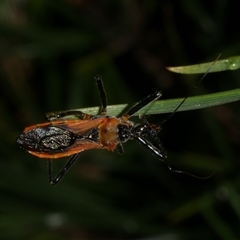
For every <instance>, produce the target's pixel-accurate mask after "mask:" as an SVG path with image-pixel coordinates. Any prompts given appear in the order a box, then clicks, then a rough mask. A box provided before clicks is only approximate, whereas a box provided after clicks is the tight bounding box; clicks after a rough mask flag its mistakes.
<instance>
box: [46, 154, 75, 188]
mask: <svg viewBox="0 0 240 240" xmlns="http://www.w3.org/2000/svg"><path fill="white" fill-rule="evenodd" d="M78 155H79V153H77V154H74V155H73V156H72V157H71V158H70V159H69V160H68V161H67V163H66V164H65V166H64V167H63V168H62V169H61V170H60V172H59V173H58V174H57V175H56V177H55V178H53V177H52V160H48V161H47V166H48V180H49V183H50V184H51V185H56V184H57V183H58V182H59V181H60V180H61V179H62V177H63V176H64V175H65V174H66V173H67V171H68V170H69V169H70V167H71V166H72V165H73V163H74V162H75V161H76V159H77V157H78Z"/></svg>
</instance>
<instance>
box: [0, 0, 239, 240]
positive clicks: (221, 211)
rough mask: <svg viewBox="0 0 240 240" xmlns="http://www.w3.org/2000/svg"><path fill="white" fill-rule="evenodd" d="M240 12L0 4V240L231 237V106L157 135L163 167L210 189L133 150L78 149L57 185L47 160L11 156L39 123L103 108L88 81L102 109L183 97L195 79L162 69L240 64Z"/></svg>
mask: <svg viewBox="0 0 240 240" xmlns="http://www.w3.org/2000/svg"><path fill="white" fill-rule="evenodd" d="M238 9H239V8H238V5H237V2H231V1H200V0H197V1H189V0H187V1H186V0H185V1H174V0H168V1H167V0H164V1H158V0H142V1H140V0H139V1H138V0H131V1H130V0H129V1H128V0H118V1H110V0H105V1H104V0H101V1H94V0H79V1H77V0H59V1H38V0H34V1H27V0H26V1H11V0H5V1H4V0H2V1H0V54H1V55H0V58H1V62H0V64H1V65H0V73H1V75H0V116H1V118H0V138H1V144H0V162H1V168H0V206H1V207H0V239H35V240H36V239H53V240H55V239H56V240H64V239H171V240H175V239H205V240H207V239H211V240H212V239H239V238H240V229H239V221H240V191H239V187H240V179H239V160H240V157H239V156H240V150H239V149H240V130H239V125H240V122H239V119H240V116H239V115H240V112H239V106H238V105H239V103H238V102H237V103H234V104H227V105H223V106H218V107H213V108H209V109H202V110H197V111H189V112H181V113H176V114H175V115H174V117H173V118H171V119H169V121H168V122H167V123H166V124H164V126H163V129H162V132H161V136H160V137H161V140H162V142H163V145H164V147H165V149H166V151H167V152H168V159H169V163H170V165H171V166H172V167H173V168H175V169H179V170H184V171H187V172H190V173H192V174H195V175H198V176H203V177H204V176H208V175H209V174H211V173H212V172H215V174H214V175H213V176H212V177H210V178H209V179H206V180H200V179H195V178H192V177H189V176H185V175H181V174H176V173H172V172H170V171H169V170H168V169H167V167H166V166H165V165H164V164H162V163H161V162H160V161H158V159H156V157H154V156H152V154H151V153H150V152H148V151H147V150H146V149H144V148H143V147H141V146H140V145H139V144H137V143H135V142H128V143H127V144H125V145H124V147H125V153H124V154H123V155H121V156H120V155H118V154H117V153H111V152H107V151H100V150H99V151H98V150H92V151H87V152H83V153H82V154H81V155H80V157H79V160H78V161H77V163H76V164H75V165H74V166H73V168H72V169H71V170H70V171H69V172H68V173H67V175H66V176H65V177H64V179H63V180H62V181H61V182H60V183H59V184H58V185H57V186H56V187H52V186H50V185H49V184H48V178H47V171H46V161H45V160H44V159H38V158H36V157H34V156H31V155H30V154H28V153H26V152H25V151H23V150H22V149H19V148H18V146H17V145H16V138H17V136H18V134H19V133H20V132H21V131H22V130H23V129H24V127H25V126H28V125H32V124H37V123H41V122H43V121H44V116H43V113H45V112H50V111H55V110H56V111H58V110H66V109H74V108H82V107H91V106H98V105H99V102H100V101H99V96H98V92H97V89H96V86H95V84H94V80H93V76H94V75H96V74H99V75H101V76H102V77H103V80H104V84H105V88H106V91H107V95H108V101H109V103H110V104H119V103H127V104H132V103H135V102H136V101H139V100H140V99H141V98H143V97H145V96H147V95H148V94H149V93H151V92H153V91H155V90H156V89H159V90H161V91H162V92H163V98H164V99H170V98H176V97H184V96H186V95H187V94H188V92H189V89H191V88H192V86H193V85H194V84H195V83H196V81H197V79H199V78H200V77H201V76H200V75H192V76H186V75H177V74H174V73H171V72H168V71H167V70H166V69H165V67H166V66H182V65H190V64H195V63H201V62H205V61H213V60H214V59H215V58H216V57H217V55H218V54H219V53H222V58H227V57H230V56H235V55H239V53H240V41H239V39H240V31H239V29H238V27H237V22H238V19H239V10H238ZM234 24H235V25H236V27H234V26H235V25H234ZM238 74H239V71H234V72H229V71H228V72H220V73H213V74H210V73H209V74H208V75H207V76H206V78H205V79H204V81H203V82H202V83H201V85H200V86H199V87H198V89H197V90H196V91H195V92H194V95H197V94H201V93H202V94H203V93H211V92H218V91H225V90H231V89H235V88H238V87H239V85H240V83H239V77H238ZM163 118H164V116H163V115H159V116H158V115H155V116H149V117H148V120H149V121H150V122H156V123H157V122H160V121H161V120H162V119H163ZM136 120H137V119H136ZM64 162H65V159H59V160H56V162H55V166H54V167H55V171H56V172H57V170H58V169H59V168H61V166H62V165H63V164H64Z"/></svg>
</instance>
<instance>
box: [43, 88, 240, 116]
mask: <svg viewBox="0 0 240 240" xmlns="http://www.w3.org/2000/svg"><path fill="white" fill-rule="evenodd" d="M182 100H183V98H176V99H170V100H159V101H155V102H153V103H151V104H149V105H147V106H146V107H144V108H142V109H140V110H139V111H138V112H136V113H135V114H134V116H137V115H141V114H148V115H151V114H162V113H171V112H173V111H174V110H175V109H176V107H177V106H178V105H179V104H180V103H181V101H182ZM239 100H240V89H235V90H229V91H225V92H218V93H212V94H205V95H200V96H194V97H189V98H188V99H187V100H186V101H185V102H184V104H183V105H182V106H181V107H180V108H179V109H178V112H181V111H189V110H197V109H202V108H207V107H213V106H217V105H221V104H226V103H230V102H236V101H239ZM131 106H132V105H127V104H119V105H110V106H108V108H107V111H108V115H110V116H118V115H119V114H121V113H122V112H124V110H127V109H128V108H130V107H131ZM74 111H82V112H84V113H88V114H92V115H94V114H97V113H98V111H99V107H91V108H81V109H74ZM61 112H65V111H61ZM56 113H58V112H56ZM49 114H50V113H48V114H47V115H49ZM67 118H68V119H69V118H71V119H73V118H74V116H70V117H69V116H68V117H67Z"/></svg>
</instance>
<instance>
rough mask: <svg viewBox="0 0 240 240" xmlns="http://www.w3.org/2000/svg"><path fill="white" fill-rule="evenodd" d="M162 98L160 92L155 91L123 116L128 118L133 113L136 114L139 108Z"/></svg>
mask: <svg viewBox="0 0 240 240" xmlns="http://www.w3.org/2000/svg"><path fill="white" fill-rule="evenodd" d="M161 96H162V94H161V92H159V91H155V92H154V93H152V94H150V95H149V96H147V97H146V98H144V99H143V100H141V101H140V102H138V103H137V104H136V105H134V106H133V107H131V108H130V109H129V110H128V111H127V112H126V113H125V114H124V116H126V117H128V118H130V117H131V116H132V115H133V114H134V113H136V112H137V111H138V110H140V109H141V108H143V107H145V106H146V105H148V104H149V103H151V102H154V101H155V100H157V99H159V98H160V97H161Z"/></svg>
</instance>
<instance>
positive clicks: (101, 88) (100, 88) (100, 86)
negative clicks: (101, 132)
mask: <svg viewBox="0 0 240 240" xmlns="http://www.w3.org/2000/svg"><path fill="white" fill-rule="evenodd" d="M94 79H95V81H96V84H97V87H98V91H99V94H100V100H101V104H102V109H101V114H102V115H104V114H106V112H107V95H106V91H105V89H104V86H103V81H102V78H101V76H95V77H94Z"/></svg>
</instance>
